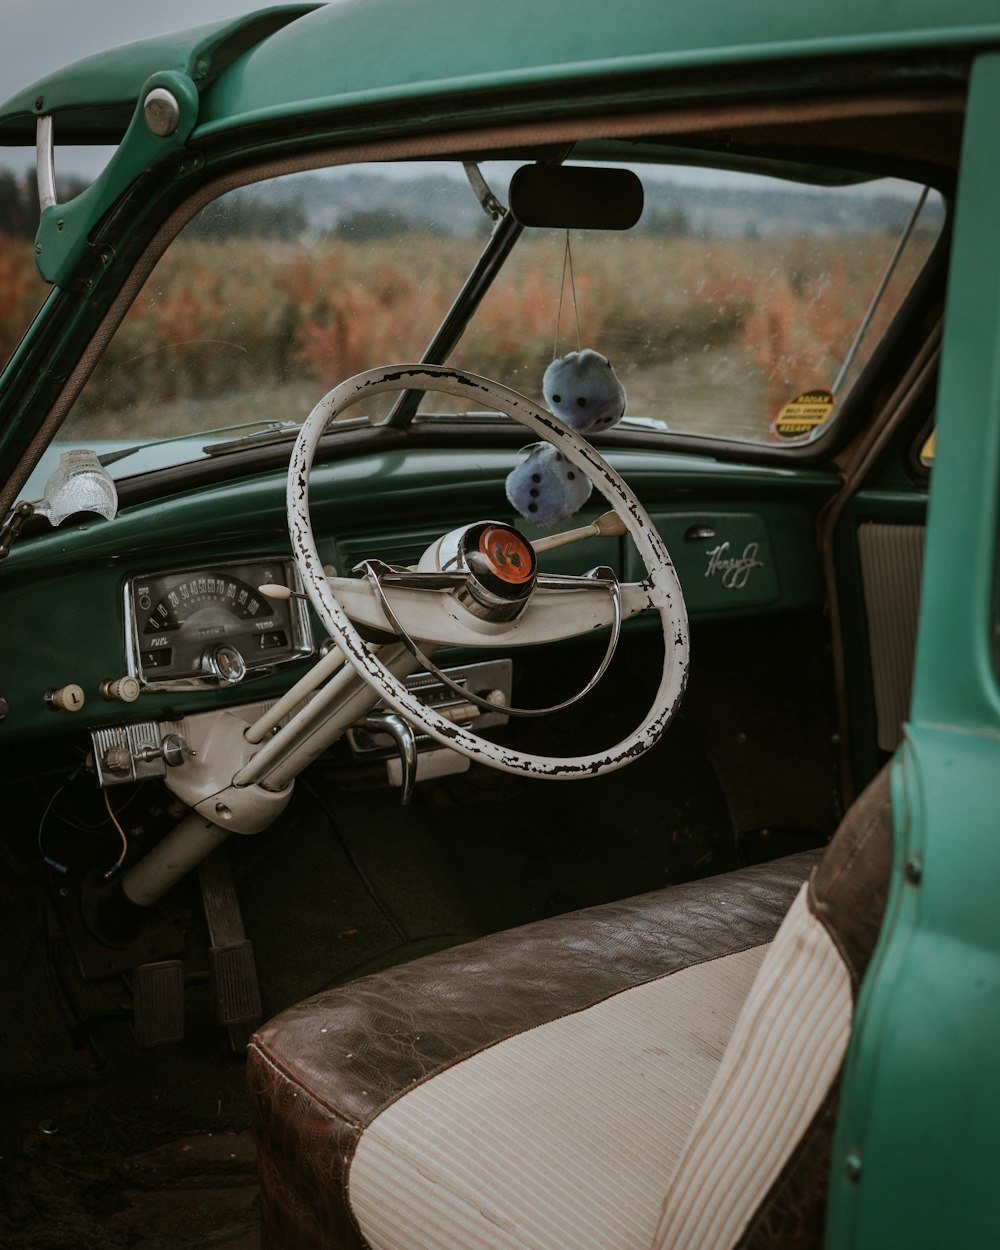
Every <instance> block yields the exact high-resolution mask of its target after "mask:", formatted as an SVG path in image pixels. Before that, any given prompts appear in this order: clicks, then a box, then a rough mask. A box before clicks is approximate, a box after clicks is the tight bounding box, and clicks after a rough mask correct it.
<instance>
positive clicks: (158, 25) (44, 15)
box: [0, 0, 292, 173]
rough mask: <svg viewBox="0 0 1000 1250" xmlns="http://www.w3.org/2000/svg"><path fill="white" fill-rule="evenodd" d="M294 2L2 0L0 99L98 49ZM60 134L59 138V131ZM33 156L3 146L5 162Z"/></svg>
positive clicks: (17, 163)
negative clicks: (160, 2)
mask: <svg viewBox="0 0 1000 1250" xmlns="http://www.w3.org/2000/svg"><path fill="white" fill-rule="evenodd" d="M289 2H292V0H260V2H259V3H253V0H170V3H169V4H157V3H154V0H0V103H2V102H3V101H5V100H9V99H10V97H11V96H12V95H14V94H15V93H16V92H18V91H20V90H21V89H22V87H28V86H30V85H31V84H32V83H33V82H35V81H36V80H37V79H39V78H42V77H43V76H44V75H46V74H49V73H51V72H52V71H53V70H57V69H61V68H62V67H63V66H64V65H69V64H70V62H71V61H78V60H80V59H81V57H85V56H89V55H90V54H91V53H93V52H103V51H104V50H105V49H106V48H112V47H115V46H117V45H118V44H122V43H132V42H133V41H134V40H136V39H145V38H147V37H148V36H150V35H162V34H165V33H167V32H168V31H171V30H181V29H183V28H184V27H185V26H200V25H203V24H204V23H205V22H214V21H220V20H222V19H223V18H227V17H233V16H234V15H236V14H239V13H252V12H254V10H256V9H263V8H269V7H271V6H272V5H279V4H282V3H289ZM56 139H57V143H58V135H57V136H56ZM57 153H58V150H57ZM33 161H34V152H33V150H29V151H19V150H18V149H11V148H2V147H0V165H6V166H8V167H13V168H15V169H18V170H20V169H23V168H24V167H25V166H26V165H30V164H32V163H33ZM71 165H72V158H71V155H70V153H69V152H66V153H65V155H64V158H63V160H62V161H57V165H56V169H57V171H58V170H60V169H63V168H65V169H66V171H67V172H69V171H70V169H71ZM87 172H89V173H93V172H95V170H94V169H93V168H91V169H89V170H88V171H87Z"/></svg>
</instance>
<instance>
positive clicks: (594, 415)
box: [507, 347, 625, 527]
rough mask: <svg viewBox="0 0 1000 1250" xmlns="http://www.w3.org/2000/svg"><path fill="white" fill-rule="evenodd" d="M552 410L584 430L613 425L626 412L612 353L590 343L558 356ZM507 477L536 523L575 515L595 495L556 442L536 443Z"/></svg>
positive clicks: (549, 378)
mask: <svg viewBox="0 0 1000 1250" xmlns="http://www.w3.org/2000/svg"><path fill="white" fill-rule="evenodd" d="M542 393H543V394H544V396H545V402H546V403H547V404H548V406H549V408H550V410H551V411H552V412H553V413H554V414H555V415H556V416H557V417H559V419H560V420H561V421H564V422H565V423H566V424H567V425H568V426H570V427H571V428H572V429H574V430H576V432H577V433H578V434H590V433H594V432H595V431H601V430H607V429H609V428H610V427H611V426H612V425H615V424H616V423H617V422H618V421H620V420H621V419H622V417H623V416H624V414H625V388H624V387H623V386H622V384H621V382H619V381H618V378H617V376H616V375H615V371H614V369H612V368H611V363H610V361H609V360H608V358H607V357H606V356H602V355H601V354H600V352H595V351H592V350H591V349H590V348H589V347H586V348H584V349H583V350H582V351H579V352H570V353H569V355H568V356H560V357H559V359H558V360H553V362H552V363H551V364H550V365H549V367H548V368H547V369H546V370H545V376H544V377H543V378H542ZM527 452H528V455H527V458H526V459H525V460H522V461H521V463H520V464H519V465H518V466H517V468H516V469H514V471H513V472H512V473H511V474H510V475H509V476H508V478H507V498H508V499H509V500H510V502H511V504H512V505H513V506H514V507H515V508H516V509H517V511H518V512H520V514H521V515H522V516H523V517H526V518H527V519H528V520H529V521H533V522H534V523H535V524H536V525H540V526H543V527H544V526H549V525H555V524H556V523H557V522H559V521H564V520H565V519H566V517H568V516H572V514H573V513H574V512H576V511H577V510H578V509H579V508H581V507H582V506H583V505H584V504H585V503H586V502H587V499H588V498H589V496H590V490H591V485H590V481H589V480H588V478H587V477H586V476H585V475H584V474H583V472H582V471H581V470H580V469H578V468H577V467H576V465H573V464H570V462H569V461H568V460H567V459H566V458H565V456H563V454H562V453H561V452H559V451H557V450H556V449H555V447H553V446H552V444H551V443H534V444H533V445H532V446H531V447H529V448H527Z"/></svg>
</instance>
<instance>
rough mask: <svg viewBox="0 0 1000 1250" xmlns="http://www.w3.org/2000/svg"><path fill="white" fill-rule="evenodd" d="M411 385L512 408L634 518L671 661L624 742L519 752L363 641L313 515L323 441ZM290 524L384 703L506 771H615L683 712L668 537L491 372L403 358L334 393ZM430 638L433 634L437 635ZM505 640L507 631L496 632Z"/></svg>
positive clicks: (316, 590)
mask: <svg viewBox="0 0 1000 1250" xmlns="http://www.w3.org/2000/svg"><path fill="white" fill-rule="evenodd" d="M410 388H414V389H419V390H424V391H441V392H444V393H445V394H448V395H455V396H458V397H460V398H463V399H467V400H470V401H471V402H473V403H476V404H478V405H483V404H488V405H489V406H490V408H491V409H493V410H498V411H500V412H503V413H506V415H507V416H509V417H511V418H512V419H513V420H515V421H519V422H521V423H522V424H524V425H526V426H527V427H528V428H529V429H531V430H532V431H534V433H536V434H538V435H539V436H540V437H542V438H544V439H546V440H548V441H549V442H550V443H553V444H555V445H556V446H557V447H559V449H560V450H561V451H562V453H563V454H564V455H565V456H566V458H567V460H569V461H570V462H571V463H572V464H575V465H576V466H577V467H578V468H579V469H581V470H582V471H583V472H584V473H585V474H586V475H587V476H588V477H589V478H590V479H591V481H592V482H593V483H594V485H595V486H596V487H597V488H598V490H600V491H601V493H602V494H603V495H604V496H605V497H606V498H607V500H608V502H609V503H610V504H611V506H612V507H613V508H614V510H615V512H616V513H617V514H618V515H619V516H620V517H621V519H622V521H623V522H624V523H625V527H626V529H627V530H628V533H629V534H630V535H631V536H632V539H633V541H634V542H635V545H636V548H637V549H638V552H639V555H640V557H641V559H642V561H643V564H644V565H645V568H646V572H647V579H646V581H645V582H644V583H643V587H644V589H645V590H646V592H647V594H648V606H649V607H650V608H653V609H655V610H656V611H657V612H658V613H659V616H660V624H661V629H662V632H663V644H664V655H663V668H662V672H661V675H660V682H659V685H658V687H657V690H656V694H655V695H654V697H653V701H652V704H651V706H650V708H649V711H648V712H647V713H646V716H645V717H644V718H643V720H642V721H641V723H640V724H639V725H638V726H637V727H636V728H635V729H633V730H632V732H631V733H629V734H628V735H627V736H626V737H624V738H623V739H622V740H621V741H620V742H618V743H617V744H616V745H615V746H612V747H610V748H608V749H606V750H604V751H600V752H598V753H596V754H593V755H581V756H572V757H565V758H561V757H558V756H548V755H532V754H528V753H525V752H521V751H515V750H512V749H510V748H508V747H505V746H503V745H500V744H498V743H495V742H490V741H489V740H488V739H486V738H481V737H480V736H479V735H478V734H475V733H472V732H471V731H470V730H468V729H465V728H463V727H462V726H460V725H455V724H453V723H452V722H451V721H449V720H447V719H445V718H444V717H443V716H441V715H439V714H438V713H437V712H435V711H434V710H433V709H432V708H430V707H428V706H427V705H426V704H425V703H423V702H422V701H421V700H420V699H419V698H417V696H416V695H415V694H413V693H411V692H410V691H409V690H408V689H407V688H406V686H405V685H404V684H403V683H402V682H400V681H399V680H398V679H397V678H396V677H394V676H393V674H392V673H391V672H389V670H388V669H387V668H386V667H385V666H384V665H383V664H382V662H381V661H380V660H379V658H378V656H377V654H375V653H374V652H373V651H372V650H371V649H370V648H369V647H368V646H367V645H366V644H365V643H364V641H363V640H362V638H361V636H360V634H359V633H358V631H357V630H356V629H355V627H354V625H353V624H352V623H351V621H350V619H349V618H348V616H347V614H346V613H345V612H344V610H343V608H342V607H341V606H340V604H339V603H338V602H337V599H336V597H335V596H334V594H333V591H332V589H331V587H330V584H329V582H328V581H327V577H326V573H325V571H324V569H323V562H322V560H321V559H320V555H319V552H318V550H317V548H316V542H315V538H314V536H313V529H312V521H311V518H310V514H309V475H310V472H311V469H312V462H313V457H314V455H315V452H316V447H317V445H318V443H319V440H320V438H321V437H322V435H323V433H324V431H325V430H326V427H327V425H328V424H329V423H330V422H331V421H333V420H335V419H336V418H337V417H338V416H340V415H341V413H343V412H344V411H345V410H346V409H348V408H349V407H351V406H352V405H353V404H355V403H357V402H358V401H359V400H362V399H364V398H365V397H366V396H369V395H377V394H381V393H383V392H386V391H401V390H408V389H410ZM286 498H287V511H288V529H289V535H290V537H291V543H292V553H293V555H294V558H295V562H296V564H297V565H298V569H299V572H300V574H301V576H302V581H303V584H304V585H305V588H306V590H307V592H308V595H309V598H310V601H311V602H312V604H313V607H314V608H315V609H316V612H317V613H318V615H319V617H320V619H321V620H322V622H323V624H324V626H325V627H326V629H327V630H328V631H329V632H330V635H331V636H332V637H333V638H334V640H335V641H336V642H337V645H338V646H339V647H340V649H341V651H342V652H343V654H344V655H345V656H346V657H347V660H348V662H349V663H350V664H351V665H352V667H353V668H354V670H355V671H356V672H357V673H358V675H359V676H360V677H362V678H363V679H364V680H365V681H366V682H367V683H368V684H369V685H370V686H372V687H373V688H374V689H375V690H376V691H377V692H378V694H379V696H380V697H381V698H382V699H384V701H385V702H386V703H387V704H388V705H389V706H390V707H392V708H394V709H395V710H396V711H397V712H399V713H400V714H401V715H402V716H404V717H405V718H406V719H407V720H408V721H410V723H411V724H412V725H413V726H414V727H415V728H417V729H418V730H419V731H420V732H423V733H426V734H427V735H429V736H430V737H431V738H433V739H435V740H436V741H437V742H439V743H441V744H442V745H443V746H447V747H451V748H452V749H453V750H455V751H459V752H461V753H462V754H463V755H467V756H469V757H470V758H471V759H474V760H478V761H479V762H481V763H483V764H488V765H490V766H491V767H493V768H498V769H500V770H502V771H504V772H509V773H515V774H520V775H525V774H526V775H529V776H538V777H549V778H553V779H557V780H559V779H562V780H566V779H572V778H577V777H581V776H587V775H592V776H597V775H599V774H601V773H606V772H611V771H612V770H614V769H617V768H621V767H623V766H624V765H625V764H628V763H630V762H631V761H632V760H634V759H638V758H639V756H641V755H643V754H645V752H646V751H648V750H649V749H650V747H652V746H653V745H654V744H655V743H656V742H657V741H658V740H659V738H660V737H661V736H662V734H663V733H664V731H665V730H666V728H667V726H668V725H669V724H670V721H671V720H672V718H673V716H674V713H675V712H676V710H677V708H678V706H679V704H680V700H681V696H682V695H683V693H684V686H685V683H686V680H687V670H688V622H687V611H686V609H685V606H684V598H683V595H682V593H681V588H680V583H679V582H678V580H677V575H676V573H675V571H674V566H673V563H672V561H671V559H670V556H669V554H668V553H667V549H666V547H665V546H664V544H663V540H662V539H661V538H660V536H659V534H658V533H657V530H656V527H655V526H654V525H653V523H652V521H651V520H650V518H649V516H648V515H647V514H646V511H645V509H644V508H643V507H642V505H641V504H640V503H639V500H638V499H637V498H636V496H635V495H634V494H633V492H632V491H631V490H630V489H629V487H628V486H626V484H625V483H624V482H623V481H622V479H621V478H620V477H619V476H618V474H617V473H616V472H615V471H614V470H613V469H612V468H611V466H610V465H609V464H608V463H607V462H606V461H605V460H604V459H603V457H602V456H600V455H599V454H598V453H597V452H596V451H595V450H594V448H593V447H591V446H590V444H589V443H588V442H586V440H585V439H584V438H582V437H581V436H580V435H579V434H577V433H575V431H573V430H571V429H570V428H569V427H568V426H566V425H565V424H563V422H561V421H560V420H559V419H558V418H556V417H554V416H552V415H551V414H550V413H548V412H546V411H545V410H544V409H542V408H539V407H538V406H537V405H536V404H534V403H532V401H531V400H530V399H527V398H526V397H525V396H524V395H521V394H519V393H518V392H517V391H514V390H511V389H510V388H509V387H505V386H502V385H500V384H499V383H497V382H492V381H490V380H489V379H487V378H482V377H478V376H476V375H475V374H469V373H465V372H462V371H459V370H455V369H451V368H446V367H444V366H439V365H421V364H401V365H387V366H383V367H382V368H379V369H370V370H368V371H366V372H364V373H359V374H357V375H355V376H354V377H353V378H349V379H347V381H345V382H341V383H340V384H339V385H337V386H335V387H334V388H333V389H332V390H331V391H329V392H328V393H327V394H326V395H325V396H324V397H323V399H321V400H320V402H319V403H318V404H317V405H316V407H315V408H314V409H313V410H312V412H311V413H310V414H309V416H308V418H307V419H306V421H305V423H304V424H303V426H302V429H301V431H300V432H299V436H298V438H297V440H296V443H295V447H294V449H293V451H292V456H291V461H290V463H289V467H288V486H287V496H286ZM426 641H432V640H430V639H428V640H426ZM489 645H490V646H491V647H496V646H502V645H503V637H502V635H499V636H497V635H494V636H492V637H491V638H490V643H489Z"/></svg>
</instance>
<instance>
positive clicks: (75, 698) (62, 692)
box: [45, 682, 83, 712]
mask: <svg viewBox="0 0 1000 1250" xmlns="http://www.w3.org/2000/svg"><path fill="white" fill-rule="evenodd" d="M45 702H46V703H47V704H48V705H49V707H50V708H51V709H52V710H53V711H54V712H79V710H80V708H82V707H83V691H82V690H81V689H80V687H79V686H78V685H76V684H75V683H74V682H69V684H68V685H65V686H60V687H59V689H58V690H50V691H48V693H47V694H46V695H45Z"/></svg>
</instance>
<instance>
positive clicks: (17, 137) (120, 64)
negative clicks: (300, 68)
mask: <svg viewBox="0 0 1000 1250" xmlns="http://www.w3.org/2000/svg"><path fill="white" fill-rule="evenodd" d="M315 7H316V5H314V4H300V5H287V6H274V7H273V8H269V9H260V10H258V11H257V12H255V13H249V14H247V15H246V16H244V17H239V18H230V19H229V20H227V21H224V22H211V23H208V24H206V25H204V26H196V27H194V28H193V29H190V30H182V31H177V32H174V33H172V34H169V35H161V36H159V37H157V38H155V39H142V40H138V41H137V42H135V43H129V44H126V45H124V46H123V47H120V48H112V49H111V50H109V51H107V52H101V53H98V54H97V55H96V56H88V57H85V58H84V59H83V60H81V61H76V62H74V63H73V64H72V65H67V66H66V68H65V69H61V70H59V71H57V72H56V73H54V74H49V75H47V76H46V77H45V78H42V79H39V81H38V82H35V83H32V85H31V86H30V87H25V88H24V90H23V91H19V92H18V93H17V94H16V95H14V96H12V97H11V98H10V99H9V100H7V101H6V102H5V103H4V104H3V105H2V106H0V143H3V144H18V143H27V144H33V143H34V142H35V125H36V121H37V119H38V117H39V116H43V115H45V116H51V117H52V118H53V119H54V121H55V126H56V139H57V141H59V142H62V143H118V142H119V141H120V140H121V138H122V136H123V135H124V134H125V131H126V130H127V129H128V125H129V122H130V121H131V119H132V114H133V112H134V111H135V106H136V103H137V102H138V100H139V97H140V95H141V93H142V88H143V86H144V84H145V83H146V80H147V79H148V78H150V77H151V76H152V75H153V74H160V73H166V72H168V71H169V72H174V73H178V74H183V75H184V76H185V77H187V78H190V79H191V81H192V82H194V83H195V84H196V85H197V87H198V89H199V91H204V90H205V89H206V88H207V87H208V86H210V85H211V83H212V82H214V80H215V79H216V78H217V77H218V76H219V74H221V73H222V71H223V70H224V69H226V68H227V67H228V66H229V65H231V64H232V63H233V61H235V60H236V59H237V58H238V57H240V56H242V55H243V54H244V53H245V52H246V51H247V49H248V48H251V47H252V46H253V45H254V44H255V43H257V42H259V41H260V40H261V39H266V38H267V37H268V36H269V35H271V34H273V33H274V31H275V30H278V29H280V28H281V27H282V26H284V25H285V24H286V23H287V22H291V21H294V20H295V18H297V17H299V16H300V15H301V14H303V13H308V12H310V11H311V10H312V9H314V8H315Z"/></svg>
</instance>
